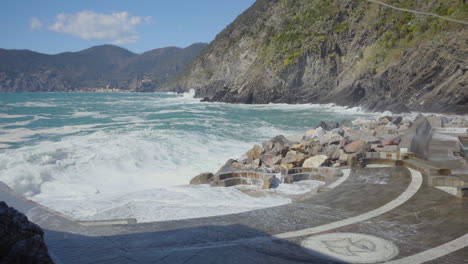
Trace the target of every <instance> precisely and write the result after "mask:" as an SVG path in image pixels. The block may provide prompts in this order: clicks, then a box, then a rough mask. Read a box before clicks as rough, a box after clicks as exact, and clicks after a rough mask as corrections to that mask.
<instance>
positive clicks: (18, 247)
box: [0, 201, 53, 264]
mask: <svg viewBox="0 0 468 264" xmlns="http://www.w3.org/2000/svg"><path fill="white" fill-rule="evenodd" d="M43 236H44V232H43V231H42V229H41V228H40V227H39V226H38V225H36V224H34V223H31V222H29V221H28V218H27V217H26V216H25V215H24V214H22V213H20V212H18V211H17V210H16V209H14V208H12V207H8V205H7V204H6V203H5V202H3V201H0V264H7V263H34V264H36V263H37V264H47V263H53V261H52V259H51V258H50V256H49V254H48V252H47V247H46V245H45V243H44V238H43Z"/></svg>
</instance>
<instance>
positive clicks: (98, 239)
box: [0, 167, 468, 263]
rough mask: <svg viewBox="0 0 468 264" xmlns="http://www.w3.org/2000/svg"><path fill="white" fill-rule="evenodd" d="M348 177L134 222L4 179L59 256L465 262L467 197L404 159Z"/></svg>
mask: <svg viewBox="0 0 468 264" xmlns="http://www.w3.org/2000/svg"><path fill="white" fill-rule="evenodd" d="M345 174H346V173H345ZM343 179H344V180H342V181H340V182H341V184H334V185H336V186H335V188H334V189H332V190H331V191H329V192H326V193H321V194H318V195H316V196H311V197H307V196H304V198H303V199H302V200H300V201H298V202H294V203H292V204H288V205H284V206H279V207H274V208H267V209H261V210H256V211H251V212H246V213H241V214H234V215H225V216H218V217H209V218H201V219H189V220H179V221H169V222H158V223H145V224H136V225H115V226H99V227H85V226H81V225H79V224H77V223H75V222H73V221H72V220H70V219H67V218H64V217H62V216H60V215H58V214H54V213H52V212H50V211H48V210H46V209H44V208H42V207H40V206H39V205H37V204H35V203H33V202H30V201H27V200H24V199H21V198H20V197H18V196H17V195H15V194H14V193H13V192H11V191H8V189H7V187H6V186H0V189H1V190H2V191H0V200H5V201H6V202H7V203H8V204H9V205H10V206H14V207H16V208H17V209H19V210H20V211H22V212H24V213H26V214H27V215H28V217H29V218H30V219H31V220H32V221H34V222H36V223H38V224H39V225H40V226H42V227H43V228H44V229H45V233H46V236H45V240H46V243H47V245H48V247H49V251H50V253H51V254H52V257H53V258H54V260H55V261H57V262H58V263H343V262H345V263H346V262H348V263H353V262H354V263H373V262H385V261H391V263H423V262H424V261H432V262H433V263H466V262H467V260H468V250H466V248H465V249H462V248H464V247H466V246H467V245H468V235H467V234H466V233H467V230H468V221H466V219H468V210H467V209H468V201H467V200H466V199H459V198H457V197H455V196H452V195H449V194H447V193H445V192H442V191H440V190H438V189H436V188H433V187H429V186H427V184H426V179H425V178H424V177H422V175H421V174H420V173H419V172H417V171H414V170H409V169H406V168H401V167H400V168H366V169H353V170H352V171H351V173H350V174H349V177H347V178H346V177H345V178H343ZM366 261H367V262H366Z"/></svg>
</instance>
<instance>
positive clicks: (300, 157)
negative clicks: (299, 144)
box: [281, 150, 309, 167]
mask: <svg viewBox="0 0 468 264" xmlns="http://www.w3.org/2000/svg"><path fill="white" fill-rule="evenodd" d="M308 157H309V156H306V155H304V154H303V153H300V152H297V151H294V150H290V151H289V152H288V153H287V154H286V157H284V158H283V159H282V160H281V164H293V165H294V167H301V166H302V163H303V162H304V160H306V159H307V158H308Z"/></svg>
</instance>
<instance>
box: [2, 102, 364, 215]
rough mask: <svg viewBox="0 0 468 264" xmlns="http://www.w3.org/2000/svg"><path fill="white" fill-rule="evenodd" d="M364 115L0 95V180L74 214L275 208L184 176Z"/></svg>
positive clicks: (276, 199)
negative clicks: (280, 138) (277, 139)
mask: <svg viewBox="0 0 468 264" xmlns="http://www.w3.org/2000/svg"><path fill="white" fill-rule="evenodd" d="M372 115H373V114H369V113H365V112H363V111H361V110H360V109H357V108H352V109H347V108H344V107H336V106H333V105H285V104H269V105H233V104H224V103H201V102H200V101H199V99H194V98H193V93H187V94H182V95H177V94H163V93H149V94H142V93H24V94H0V181H3V182H5V183H6V184H8V185H9V186H10V187H11V188H13V189H14V190H16V191H17V192H19V193H21V194H22V195H25V196H27V197H28V198H30V199H32V200H34V201H37V202H39V203H41V204H44V205H45V206H48V207H50V208H52V209H55V210H58V211H61V212H63V213H65V214H67V215H69V216H71V217H74V218H77V219H81V220H97V219H110V218H127V217H133V218H137V219H138V221H139V222H149V221H163V220H174V219H184V218H194V217H204V216H212V215H219V214H229V213H237V212H243V211H248V210H253V209H258V208H265V207H271V206H277V205H281V204H286V203H288V202H290V200H289V199H287V198H284V197H282V196H278V195H264V196H261V197H251V196H249V195H246V194H244V193H243V192H241V191H239V190H238V189H237V188H210V187H208V186H203V185H202V186H190V185H188V183H189V181H190V179H191V178H192V177H193V176H195V175H197V174H198V173H200V172H206V171H210V172H216V171H217V169H218V168H219V167H220V166H222V165H223V164H224V162H225V161H226V160H227V159H229V158H237V157H240V156H241V155H242V154H244V153H245V152H246V151H247V150H249V149H250V148H251V147H252V145H253V144H259V143H261V142H262V141H264V140H267V139H270V138H272V137H273V136H276V135H279V134H283V135H286V136H288V135H294V134H298V133H304V131H306V130H307V129H311V128H313V127H315V126H317V125H318V123H319V122H320V120H336V121H340V120H343V119H349V120H352V119H355V118H357V117H370V116H372ZM314 184H315V185H314ZM317 184H318V183H310V182H307V183H305V185H300V184H297V185H292V186H288V187H282V188H279V189H278V192H281V191H285V192H287V191H289V192H291V193H295V194H297V193H300V192H303V191H307V190H309V189H310V188H313V186H316V185H317ZM267 192H268V191H267Z"/></svg>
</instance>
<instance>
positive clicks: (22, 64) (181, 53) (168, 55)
mask: <svg viewBox="0 0 468 264" xmlns="http://www.w3.org/2000/svg"><path fill="white" fill-rule="evenodd" d="M205 46H206V44H203V43H199V44H193V45H191V46H189V47H187V48H185V49H182V48H176V47H168V48H161V49H155V50H151V51H148V52H145V53H143V54H135V53H132V52H130V51H128V50H126V49H123V48H120V47H117V46H112V45H103V46H96V47H92V48H89V49H86V50H83V51H80V52H66V53H61V54H57V55H46V54H41V53H37V52H32V51H28V50H4V49H0V92H52V91H80V90H81V91H96V90H99V89H101V90H112V89H116V90H129V91H141V92H144V91H154V90H156V89H157V88H159V87H160V86H161V85H162V84H163V83H165V82H166V81H167V80H169V79H171V78H172V77H173V76H174V75H175V74H177V73H179V72H180V71H182V69H183V68H184V67H185V66H186V65H187V64H189V63H191V62H192V61H193V59H194V58H195V56H196V55H197V54H198V53H199V52H200V51H201V50H202V49H203V48H204V47H205Z"/></svg>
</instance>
